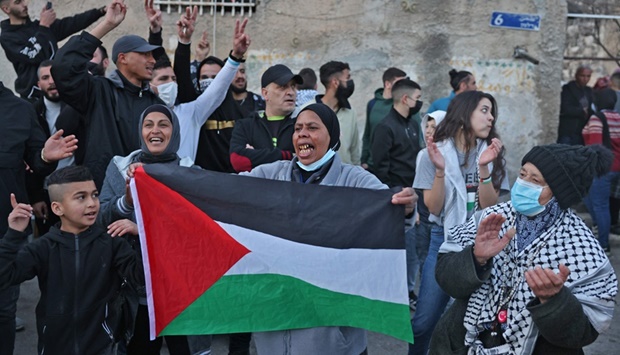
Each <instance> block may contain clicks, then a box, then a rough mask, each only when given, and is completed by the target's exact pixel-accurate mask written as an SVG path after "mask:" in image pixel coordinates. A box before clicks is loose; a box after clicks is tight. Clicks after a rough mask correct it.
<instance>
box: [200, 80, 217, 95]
mask: <svg viewBox="0 0 620 355" xmlns="http://www.w3.org/2000/svg"><path fill="white" fill-rule="evenodd" d="M213 80H215V79H213V78H207V79H202V80H200V92H205V90H207V88H208V87H209V85H211V83H212V82H213Z"/></svg>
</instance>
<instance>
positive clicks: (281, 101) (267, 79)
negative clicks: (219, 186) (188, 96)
mask: <svg viewBox="0 0 620 355" xmlns="http://www.w3.org/2000/svg"><path fill="white" fill-rule="evenodd" d="M302 83H303V79H302V78H301V77H300V76H299V75H295V74H293V72H292V71H291V70H290V69H289V68H288V67H287V66H285V65H282V64H276V65H274V66H272V67H270V68H269V69H267V71H265V73H264V74H263V76H262V77H261V87H262V89H261V93H262V95H263V98H264V99H265V111H259V112H256V113H254V115H253V116H251V117H249V118H246V119H243V120H241V121H239V122H237V124H236V126H235V129H234V130H233V135H232V139H231V141H230V162H231V164H232V166H233V167H234V168H235V170H236V171H237V172H241V171H250V170H252V169H253V168H254V167H256V166H259V165H261V164H265V163H271V162H274V161H276V160H291V159H292V158H293V151H294V150H295V149H294V148H293V139H292V137H293V131H294V125H295V118H294V117H293V112H294V111H295V101H296V99H297V85H298V84H302Z"/></svg>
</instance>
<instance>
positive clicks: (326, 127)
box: [242, 104, 417, 355]
mask: <svg viewBox="0 0 620 355" xmlns="http://www.w3.org/2000/svg"><path fill="white" fill-rule="evenodd" d="M339 137H340V125H339V124H338V118H337V117H336V114H335V113H334V111H333V110H332V109H331V108H329V107H328V106H326V105H323V104H312V105H309V106H307V107H306V108H304V109H303V110H302V111H301V112H300V113H299V115H298V116H297V121H296V123H295V131H294V133H293V137H292V138H293V146H294V148H295V155H296V156H295V158H293V160H291V161H277V162H274V163H271V164H265V165H261V166H258V167H256V168H254V169H253V170H252V171H251V172H248V173H242V175H248V176H253V177H258V178H264V179H273V180H283V181H291V182H297V183H302V184H320V185H329V186H347V187H358V188H367V189H386V188H387V186H386V185H384V184H382V183H381V182H380V181H379V179H377V178H376V177H375V176H374V175H372V174H370V173H368V172H367V171H366V170H364V169H362V168H361V167H357V166H353V165H349V164H344V163H342V161H341V160H340V157H339V156H338V153H337V150H338V148H339V145H340V141H339ZM416 200H417V198H416V195H415V194H414V192H413V189H411V188H404V189H403V190H402V191H401V192H399V193H396V194H394V195H393V196H392V203H393V204H399V205H404V206H405V214H409V213H411V212H412V211H413V206H414V203H415V201H416ZM253 337H254V341H255V343H256V349H257V351H258V354H259V355H262V354H284V353H288V352H290V353H292V354H300V355H303V354H308V355H310V354H346V355H358V354H366V353H367V351H366V344H367V339H366V331H365V330H363V329H358V328H351V327H317V328H306V329H294V330H284V331H273V332H262V333H254V334H253ZM287 351H288V352H287Z"/></svg>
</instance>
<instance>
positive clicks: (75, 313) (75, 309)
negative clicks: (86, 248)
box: [73, 235, 80, 355]
mask: <svg viewBox="0 0 620 355" xmlns="http://www.w3.org/2000/svg"><path fill="white" fill-rule="evenodd" d="M79 276H80V240H79V237H78V236H77V235H75V283H74V284H75V291H74V294H73V350H74V352H75V355H79V354H80V344H79V343H78V336H77V332H78V289H79V285H78V279H79Z"/></svg>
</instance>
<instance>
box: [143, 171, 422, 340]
mask: <svg viewBox="0 0 620 355" xmlns="http://www.w3.org/2000/svg"><path fill="white" fill-rule="evenodd" d="M131 188H132V193H133V197H134V204H135V208H136V217H137V220H138V226H139V230H140V240H141V243H142V255H143V259H144V269H145V274H146V286H147V298H148V306H149V313H150V322H151V338H152V339H154V338H155V336H160V335H196V334H225V333H239V332H259V331H270V330H284V329H298V328H310V327H318V326H351V327H358V328H365V329H368V330H372V331H376V332H381V333H384V334H388V335H391V336H393V337H395V338H398V339H402V340H405V341H409V342H412V341H413V335H412V331H411V325H410V318H409V317H410V315H409V303H408V297H407V281H406V267H405V250H404V247H405V245H404V233H403V230H404V226H403V223H404V222H403V207H402V206H394V205H392V204H391V196H392V194H393V191H390V190H378V191H375V190H368V189H357V188H347V187H327V186H317V185H305V184H299V183H291V182H283V181H274V180H265V179H258V178H253V177H247V176H237V175H229V174H222V173H215V172H209V171H205V170H199V169H192V168H184V167H179V166H172V165H161V164H154V165H147V166H145V167H144V168H140V169H138V171H137V172H136V174H135V179H133V182H132V185H131Z"/></svg>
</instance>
